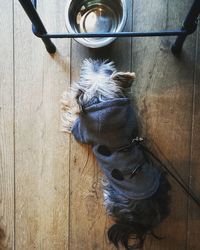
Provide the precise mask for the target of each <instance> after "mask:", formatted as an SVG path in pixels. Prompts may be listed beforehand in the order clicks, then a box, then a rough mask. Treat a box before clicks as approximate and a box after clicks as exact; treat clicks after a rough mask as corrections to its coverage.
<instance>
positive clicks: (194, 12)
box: [171, 0, 200, 55]
mask: <svg viewBox="0 0 200 250" xmlns="http://www.w3.org/2000/svg"><path fill="white" fill-rule="evenodd" d="M199 14H200V0H195V1H194V3H193V5H192V7H191V9H190V11H189V12H188V15H187V17H186V19H185V21H184V22H183V26H182V30H185V31H186V32H187V34H184V35H180V36H178V37H177V39H176V41H175V43H174V44H173V45H172V48H171V49H172V53H173V54H174V55H177V54H179V53H180V52H181V49H182V47H183V43H184V41H185V39H186V37H187V36H188V35H190V34H192V33H193V32H194V31H195V30H196V28H197V21H198V16H199Z"/></svg>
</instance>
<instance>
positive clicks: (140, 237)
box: [108, 222, 149, 250]
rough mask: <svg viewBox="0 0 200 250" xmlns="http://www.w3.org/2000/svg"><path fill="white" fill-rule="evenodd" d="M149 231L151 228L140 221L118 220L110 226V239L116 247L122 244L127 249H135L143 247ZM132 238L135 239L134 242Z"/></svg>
mask: <svg viewBox="0 0 200 250" xmlns="http://www.w3.org/2000/svg"><path fill="white" fill-rule="evenodd" d="M148 231H149V228H146V227H145V226H143V225H141V224H138V223H128V224H127V223H123V222H117V223H116V224H114V225H112V226H111V227H110V228H109V230H108V239H109V241H110V242H112V243H113V244H114V245H115V247H116V248H118V246H119V245H120V244H121V245H122V246H123V247H125V249H126V250H133V249H138V248H142V247H143V243H144V240H145V235H146V234H147V232H148ZM131 240H134V243H133V244H131Z"/></svg>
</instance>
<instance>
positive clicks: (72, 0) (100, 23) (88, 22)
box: [65, 0, 127, 48]
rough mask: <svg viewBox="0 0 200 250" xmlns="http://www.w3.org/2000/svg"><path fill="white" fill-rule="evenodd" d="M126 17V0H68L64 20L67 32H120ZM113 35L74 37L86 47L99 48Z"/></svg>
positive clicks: (109, 41)
mask: <svg viewBox="0 0 200 250" xmlns="http://www.w3.org/2000/svg"><path fill="white" fill-rule="evenodd" d="M126 19H127V7H126V0H68V1H67V4H66V10H65V22H66V26H67V29H68V32H69V33H104V32H120V31H122V30H123V28H124V26H125V23H126ZM115 39H116V38H115V37H92V38H75V40H76V41H77V42H79V43H81V44H83V45H84V46H86V47H90V48H100V47H104V46H106V45H108V44H110V43H111V42H113V41H114V40H115Z"/></svg>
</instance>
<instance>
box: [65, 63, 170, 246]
mask: <svg viewBox="0 0 200 250" xmlns="http://www.w3.org/2000/svg"><path fill="white" fill-rule="evenodd" d="M134 79H135V73H130V72H117V71H116V69H115V67H114V64H113V63H112V62H108V61H99V60H96V61H95V60H91V59H89V60H85V61H84V62H83V66H82V68H81V74H80V80H79V81H77V82H76V83H74V84H73V86H72V88H71V90H70V91H67V92H65V93H64V94H63V97H62V110H63V112H62V123H63V124H62V125H63V130H64V131H67V132H72V134H73V135H74V137H75V139H76V140H77V141H79V142H81V143H86V144H90V145H92V149H93V153H94V155H95V156H96V158H97V161H98V163H99V165H100V167H101V169H102V171H103V173H104V175H105V176H104V179H103V182H102V184H103V193H104V204H105V207H106V210H107V212H108V214H109V215H111V216H112V217H113V218H114V220H115V222H116V223H115V224H114V225H112V226H111V228H110V229H109V230H108V238H109V240H110V242H112V243H114V245H115V246H116V247H118V246H119V244H121V245H122V246H124V247H125V249H127V250H130V249H138V248H141V247H142V246H143V243H144V239H145V236H146V235H147V234H149V233H151V234H152V235H153V236H155V237H157V236H156V235H155V234H154V232H153V229H154V228H155V227H156V226H157V225H158V224H160V223H161V222H162V221H163V220H164V219H165V218H166V217H167V216H168V215H169V212H170V209H169V204H170V196H169V191H170V184H169V182H168V180H167V179H166V174H165V173H164V172H163V171H161V169H160V168H159V166H158V164H156V163H155V162H154V161H153V160H152V159H151V157H149V155H148V154H147V153H146V151H145V150H144V147H143V146H141V142H142V138H139V137H138V133H139V132H138V131H139V129H138V122H137V119H136V114H135V110H134V109H133V107H132V105H131V102H130V98H129V97H128V90H129V89H130V87H131V85H132V82H133V81H134ZM132 239H134V243H131V241H132Z"/></svg>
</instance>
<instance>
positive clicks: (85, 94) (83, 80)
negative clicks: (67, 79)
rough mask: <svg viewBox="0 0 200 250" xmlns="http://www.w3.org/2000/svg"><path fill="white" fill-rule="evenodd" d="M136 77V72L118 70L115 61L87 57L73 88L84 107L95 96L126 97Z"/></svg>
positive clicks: (103, 99) (105, 98) (104, 98)
mask: <svg viewBox="0 0 200 250" xmlns="http://www.w3.org/2000/svg"><path fill="white" fill-rule="evenodd" d="M134 79H135V73H133V72H132V73H131V72H117V70H116V68H115V66H114V64H113V62H108V61H100V60H92V59H86V60H84V62H83V65H82V67H81V73H80V80H79V81H77V82H76V83H75V84H74V85H73V89H74V91H75V93H76V99H77V102H78V104H79V105H80V106H81V107H82V106H84V104H86V103H87V102H88V101H90V100H91V99H92V98H93V97H94V96H95V97H97V98H98V99H99V101H106V100H110V99H113V98H120V97H125V96H126V95H127V89H128V88H130V87H131V85H132V82H133V81H134Z"/></svg>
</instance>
